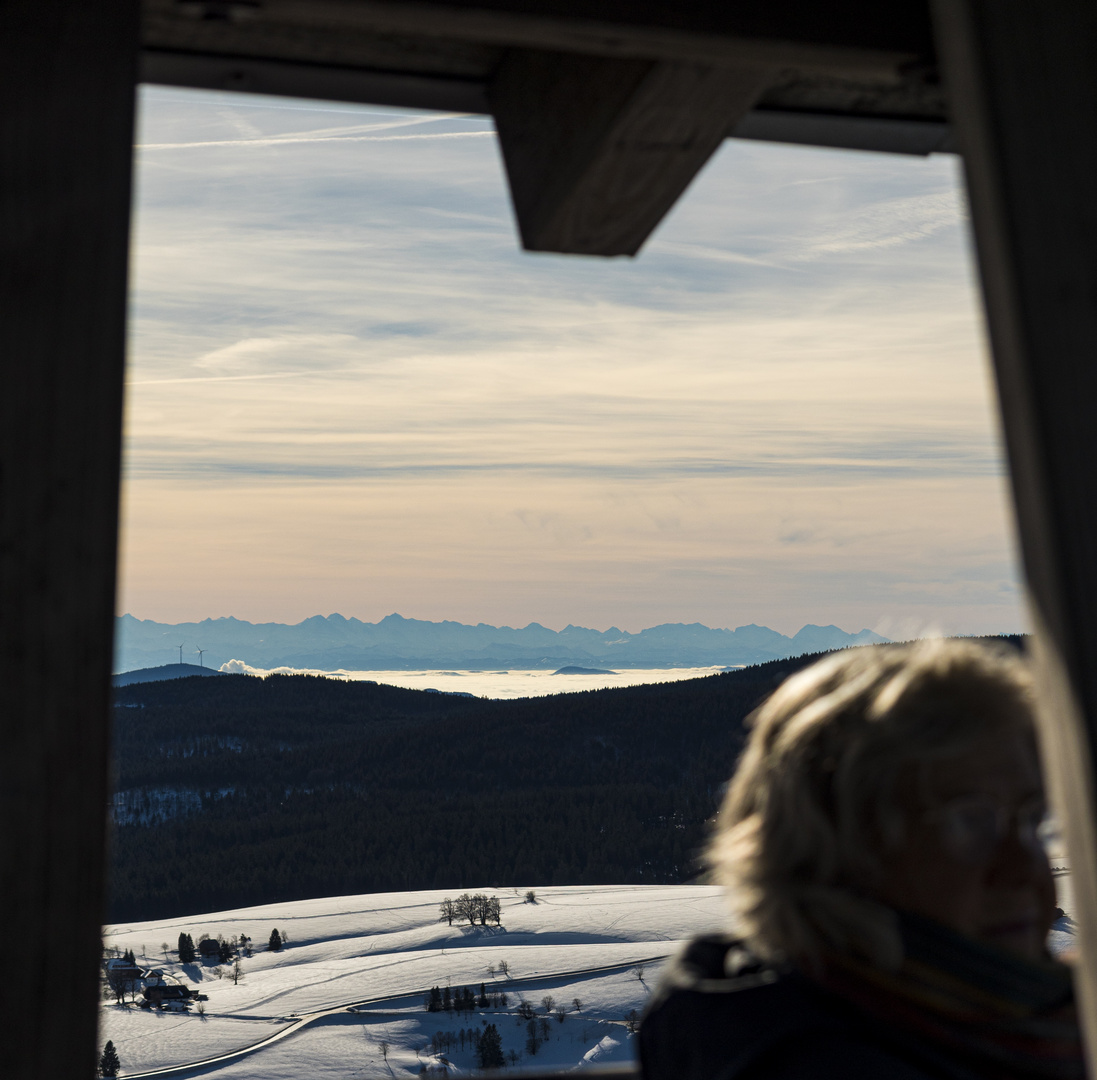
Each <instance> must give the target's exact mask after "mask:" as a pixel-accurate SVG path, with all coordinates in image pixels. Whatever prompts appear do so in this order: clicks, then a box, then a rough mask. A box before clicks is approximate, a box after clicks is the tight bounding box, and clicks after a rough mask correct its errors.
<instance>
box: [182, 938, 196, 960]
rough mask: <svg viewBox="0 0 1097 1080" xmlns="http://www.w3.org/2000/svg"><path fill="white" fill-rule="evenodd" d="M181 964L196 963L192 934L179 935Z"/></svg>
mask: <svg viewBox="0 0 1097 1080" xmlns="http://www.w3.org/2000/svg"><path fill="white" fill-rule="evenodd" d="M179 963H180V964H192V963H194V941H193V940H192V938H191V936H190V934H180V935H179Z"/></svg>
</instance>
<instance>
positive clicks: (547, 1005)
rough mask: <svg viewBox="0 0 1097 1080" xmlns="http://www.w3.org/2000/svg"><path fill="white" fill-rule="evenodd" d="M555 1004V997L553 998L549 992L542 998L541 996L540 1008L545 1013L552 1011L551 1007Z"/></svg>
mask: <svg viewBox="0 0 1097 1080" xmlns="http://www.w3.org/2000/svg"><path fill="white" fill-rule="evenodd" d="M555 1004H556V998H554V997H553V996H552V995H551V994H546V995H545V996H544V997H543V998H541V1008H542V1009H544V1010H545V1012H547V1013H550V1012H552V1007H553V1006H554V1005H555Z"/></svg>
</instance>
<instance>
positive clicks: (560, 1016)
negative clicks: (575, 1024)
mask: <svg viewBox="0 0 1097 1080" xmlns="http://www.w3.org/2000/svg"><path fill="white" fill-rule="evenodd" d="M567 1015H568V1014H567V1010H566V1009H565V1008H564V1006H563V1005H557V1006H556V1022H557V1023H558V1024H562V1023H563V1022H564V1020H565V1019H567Z"/></svg>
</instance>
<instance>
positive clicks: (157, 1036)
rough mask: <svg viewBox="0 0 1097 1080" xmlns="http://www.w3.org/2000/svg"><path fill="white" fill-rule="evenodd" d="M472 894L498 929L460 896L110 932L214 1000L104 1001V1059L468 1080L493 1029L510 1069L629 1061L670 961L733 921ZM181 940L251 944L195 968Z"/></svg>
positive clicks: (684, 910) (707, 903) (238, 1072)
mask: <svg viewBox="0 0 1097 1080" xmlns="http://www.w3.org/2000/svg"><path fill="white" fill-rule="evenodd" d="M471 891H472V892H473V894H474V895H475V893H477V892H478V893H481V894H482V895H484V896H485V897H488V898H493V897H494V898H497V899H498V903H499V909H498V917H499V922H498V924H496V923H495V921H494V915H493V914H492V910H493V909H492V907H491V906H490V905H488V906H487V909H486V912H485V916H486V917H485V919H484V924H483V925H481V922H480V919H479V918H477V919H476V920H475V922H470V919H469V918H468V917H467V916H464V915H462V913H461V912H460V910H458V911H457V912H456V913H455V914H454V917H453V920H452V923H451V922H450V921H449V918H448V917H447V914H448V912H447V910H446V905H445V901H446V899H447V898H449V899H451V900H453V901H457V900H459V896H458V894H457V893H453V892H441V891H428V892H407V893H380V894H370V895H364V896H344V897H334V898H327V899H321V900H303V901H295V902H291V903H281V904H268V905H265V906H263V907H257V908H245V909H240V910H237V911H226V912H218V913H214V914H208V915H189V916H183V917H180V918H174V919H160V920H154V921H151V922H144V923H132V924H129V925H119V926H110V927H107V928H106V929H105V931H104V944H105V946H106V948H107V950H108V952H109V953H117V955H119V956H120V955H122V954H123V953H126V952H129V951H132V953H133V955H134V957H135V959H136V962H137V965H138V966H139V967H141V968H142V969H146V970H149V971H151V970H160V971H162V972H163V973H164V978H165V980H166V981H168V982H169V983H170V982H174V981H176V980H178V981H179V982H180V983H182V984H184V985H185V986H187V987H188V988H190V989H192V990H194V991H197V992H198V993H199V994H200V995H201V996H202V998H204V1000H201V999H199V1000H195V1001H193V1002H192V1003H191V1004H190V1005H189V1007H187V1008H186V1009H185V1010H184V1009H180V1011H171V1010H168V1009H166V1008H165V1009H156V1008H142V1007H140V1006H139V1005H138V1004H135V1003H131V1002H130V1001H129V997H130V995H125V996H124V997H125V1002H124V1003H123V1004H118V1003H117V1002H116V1001H115V995H111V996H110V997H109V998H107V997H104V1000H103V1003H102V1012H101V1023H100V1045H101V1046H102V1045H103V1044H105V1042H106V1041H107V1040H108V1039H109V1040H111V1041H112V1042H113V1044H114V1046H115V1048H116V1050H117V1053H118V1057H119V1059H120V1061H121V1071H120V1073H119V1075H120V1076H136V1075H161V1076H169V1075H170V1076H173V1077H182V1076H199V1075H202V1076H206V1075H216V1076H218V1077H222V1076H223V1077H225V1078H226V1080H252V1078H254V1080H260V1078H262V1080H276V1078H279V1077H286V1078H289V1077H293V1078H295V1080H297V1078H300V1077H303V1076H308V1077H341V1078H346V1080H352V1078H365V1077H372V1076H408V1075H412V1076H418V1075H420V1074H422V1073H423V1072H424V1071H425V1072H427V1073H430V1074H433V1075H437V1076H441V1075H442V1074H443V1073H448V1072H454V1071H457V1072H463V1073H464V1072H470V1071H473V1070H475V1069H476V1068H477V1067H478V1065H479V1064H480V1063H481V1060H482V1057H483V1055H484V1053H485V1052H491V1047H492V1045H493V1044H494V1041H495V1040H494V1036H493V1035H488V1036H487V1043H488V1045H487V1046H486V1047H485V1045H484V1039H485V1032H487V1031H488V1029H489V1026H491V1027H493V1028H494V1031H495V1032H497V1033H498V1036H499V1039H498V1049H499V1051H501V1054H502V1057H503V1059H504V1061H505V1063H506V1064H507V1066H509V1067H527V1068H528V1067H531V1066H533V1067H551V1068H568V1067H572V1066H577V1065H583V1064H590V1063H593V1062H600V1063H609V1062H618V1061H626V1060H631V1059H632V1058H633V1057H634V1054H635V1049H634V1040H633V1034H634V1028H635V1021H636V1019H637V1017H638V1016H639V1013H640V1012H641V1011H642V1009H643V1007H644V1003H645V1002H646V1000H647V997H648V995H649V994H650V992H651V990H652V988H653V987H654V985H655V983H656V981H657V979H658V977H659V971H660V968H661V966H662V963H663V961H664V960H665V958H666V957H667V956H669V955H670V954H672V953H673V952H674V951H675V950H676V949H677V948H678V946H679V944H680V943H682V942H683V941H685V940H686V939H688V938H690V937H692V936H693V935H695V934H699V933H704V932H706V931H710V930H714V929H719V928H720V927H722V926H723V925H724V924H725V922H726V913H725V906H724V901H723V898H722V896H721V891H720V889H718V888H716V887H713V886H691V885H674V886H639V885H635V886H560V887H550V888H544V889H536V890H532V891H531V890H528V889H526V888H519V889H509V888H508V889H491V888H482V889H478V890H471ZM531 892H532V895H531ZM457 906H458V909H460V905H459V904H458V905H457ZM274 930H277V931H278V939H279V940H280V941H281V942H282V947H281V948H280V949H271V948H270V947H269V945H270V943H271V938H272V932H273V931H274ZM181 934H182V935H189V937H190V939H191V941H192V942H194V943H195V944H196V946H197V945H200V939H201V938H202V937H203V936H208V938H209V939H213V940H216V939H218V938H221V939H222V940H223V941H224V942H226V943H231V942H234V941H238V940H239V938H240V936H241V935H243V936H244V937H245V938H248V939H250V943H248V945H247V946H246V947H245V948H244V949H243V950H241V952H239V953H238V954H237V956H234V957H233V958H232V959H229V960H222V959H221V958H220V957H218V956H217V955H216V954H215V953H213V955H210V956H209V957H208V958H206V959H203V958H202V956H201V954H200V950H198V949H197V948H196V952H198V955H196V956H195V958H194V960H192V961H191V962H189V963H181V962H180V960H179V956H178V944H179V937H180V935H181ZM165 949H166V951H165ZM207 951H208V952H213V951H212V950H207ZM247 951H250V952H251V955H250V956H247V955H244V954H245V953H246V952H247ZM435 988H437V990H436V993H435V994H434V995H433V997H434V1005H435V1008H434V1010H433V1011H431V1010H430V1008H429V1005H430V1002H431V998H432V990H434V989H435ZM466 988H467V992H466ZM134 996H135V997H136V998H137V1000H138V1001H140V993H139V992H138V993H137V994H136V995H134ZM470 996H471V997H472V998H473V1002H472V1003H470V1002H469V997H470ZM447 999H448V1003H449V1004H450V1005H451V1008H449V1009H447V1008H446V1007H445V1005H446V1003H447ZM439 1002H441V1004H442V1007H441V1008H438V1007H437V1006H438V1004H439ZM217 1059H219V1060H217ZM187 1065H193V1066H195V1067H194V1068H187V1069H184V1070H179V1069H178V1067H179V1066H187Z"/></svg>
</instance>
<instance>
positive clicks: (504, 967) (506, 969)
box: [499, 960, 510, 979]
mask: <svg viewBox="0 0 1097 1080" xmlns="http://www.w3.org/2000/svg"><path fill="white" fill-rule="evenodd" d="M499 974H500V975H502V976H503V977H504V978H508V979H509V978H510V964H508V963H507V962H506V960H500V961H499Z"/></svg>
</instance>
